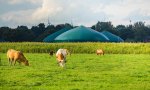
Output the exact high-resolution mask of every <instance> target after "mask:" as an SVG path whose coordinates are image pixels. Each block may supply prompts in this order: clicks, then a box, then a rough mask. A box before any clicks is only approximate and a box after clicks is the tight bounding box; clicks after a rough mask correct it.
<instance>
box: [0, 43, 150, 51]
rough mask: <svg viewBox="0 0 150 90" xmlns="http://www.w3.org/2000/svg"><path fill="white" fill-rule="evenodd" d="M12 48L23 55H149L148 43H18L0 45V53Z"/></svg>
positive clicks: (149, 47) (149, 45)
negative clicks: (99, 51)
mask: <svg viewBox="0 0 150 90" xmlns="http://www.w3.org/2000/svg"><path fill="white" fill-rule="evenodd" d="M10 48H13V49H16V50H21V51H23V52H25V53H48V52H49V51H50V50H54V51H57V50H58V49H59V48H66V49H69V50H70V51H71V52H72V53H95V51H96V49H99V48H101V49H103V50H104V51H105V53H107V54H149V53H150V43H98V42H94V43H93V42H86V43H42V42H18V43H9V42H7V43H0V52H2V53H6V52H7V50H8V49H10Z"/></svg>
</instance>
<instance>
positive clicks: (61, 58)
mask: <svg viewBox="0 0 150 90" xmlns="http://www.w3.org/2000/svg"><path fill="white" fill-rule="evenodd" d="M67 55H68V52H67V50H66V49H59V50H58V51H57V52H56V59H57V62H58V64H59V66H61V67H64V66H65V63H66V56H67Z"/></svg>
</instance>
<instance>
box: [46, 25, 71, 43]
mask: <svg viewBox="0 0 150 90" xmlns="http://www.w3.org/2000/svg"><path fill="white" fill-rule="evenodd" d="M70 29H71V27H66V28H63V29H61V30H59V31H57V32H55V33H53V34H51V35H49V36H47V37H46V38H44V40H43V42H53V41H54V39H55V38H56V37H57V36H59V35H60V34H62V33H64V32H66V31H68V30H70Z"/></svg>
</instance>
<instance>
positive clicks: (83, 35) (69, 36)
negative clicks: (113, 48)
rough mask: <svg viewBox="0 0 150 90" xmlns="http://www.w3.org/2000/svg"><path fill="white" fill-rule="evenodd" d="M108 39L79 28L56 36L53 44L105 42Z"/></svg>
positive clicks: (90, 30)
mask: <svg viewBox="0 0 150 90" xmlns="http://www.w3.org/2000/svg"><path fill="white" fill-rule="evenodd" d="M108 40H109V39H108V38H107V37H106V36H105V35H104V34H102V33H100V32H97V31H95V30H93V29H90V28H87V27H84V26H80V27H77V28H74V29H71V30H69V31H66V32H64V33H62V34H60V35H59V36H57V37H56V38H55V39H54V41H55V42H97V41H101V42H107V41H108Z"/></svg>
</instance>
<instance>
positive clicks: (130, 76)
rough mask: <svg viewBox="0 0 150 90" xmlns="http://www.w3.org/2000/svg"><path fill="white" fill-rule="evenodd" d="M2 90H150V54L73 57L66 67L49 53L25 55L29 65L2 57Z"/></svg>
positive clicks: (82, 55)
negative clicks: (14, 64) (10, 64)
mask: <svg viewBox="0 0 150 90" xmlns="http://www.w3.org/2000/svg"><path fill="white" fill-rule="evenodd" d="M0 56H1V59H2V60H1V63H2V64H1V66H0V90H149V89H150V55H148V54H106V55H104V56H97V55H95V54H72V56H68V57H67V60H68V61H67V64H66V68H64V69H63V68H61V67H58V65H57V64H56V59H55V56H54V57H50V56H49V55H48V54H36V53H34V54H31V53H25V56H26V57H27V59H28V60H29V62H30V66H29V67H27V66H20V65H19V64H17V65H16V66H9V65H8V62H7V59H6V54H3V53H2V54H0Z"/></svg>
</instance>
